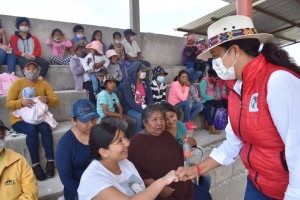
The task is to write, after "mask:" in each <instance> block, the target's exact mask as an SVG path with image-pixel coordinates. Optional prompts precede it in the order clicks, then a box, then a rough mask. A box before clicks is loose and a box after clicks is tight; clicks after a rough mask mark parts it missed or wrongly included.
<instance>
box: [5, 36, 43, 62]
mask: <svg viewBox="0 0 300 200" xmlns="http://www.w3.org/2000/svg"><path fill="white" fill-rule="evenodd" d="M10 46H11V47H12V48H13V49H14V52H15V54H16V56H22V54H23V53H25V54H29V55H33V56H34V57H36V58H38V57H40V56H41V54H42V49H41V44H40V41H39V40H38V39H37V37H35V36H34V35H31V34H30V33H28V34H27V38H26V39H22V36H21V35H20V34H19V31H16V32H15V34H14V35H12V36H11V38H10Z"/></svg>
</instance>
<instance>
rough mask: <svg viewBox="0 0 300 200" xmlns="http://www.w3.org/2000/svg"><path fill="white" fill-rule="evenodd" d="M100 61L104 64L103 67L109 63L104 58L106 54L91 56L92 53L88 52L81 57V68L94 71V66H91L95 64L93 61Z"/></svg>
mask: <svg viewBox="0 0 300 200" xmlns="http://www.w3.org/2000/svg"><path fill="white" fill-rule="evenodd" d="M89 58H90V59H92V62H90V63H89V64H88V60H89ZM94 59H95V60H94ZM100 62H103V66H104V67H105V68H107V67H108V65H109V63H110V61H109V60H108V59H107V58H106V56H104V55H94V56H93V54H92V53H89V54H88V55H87V56H86V57H85V58H84V59H83V62H82V65H83V69H84V70H85V71H88V70H90V69H91V70H93V71H94V68H93V66H94V64H95V63H100Z"/></svg>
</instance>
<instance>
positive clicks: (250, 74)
mask: <svg viewBox="0 0 300 200" xmlns="http://www.w3.org/2000/svg"><path fill="white" fill-rule="evenodd" d="M276 70H285V71H288V72H290V73H292V74H294V75H295V76H297V77H299V78H300V76H299V75H298V74H296V73H294V72H292V71H289V70H288V69H287V68H284V67H280V66H276V65H273V64H271V63H269V62H267V60H266V59H265V57H264V56H263V55H259V56H258V57H256V58H255V59H253V60H252V61H251V62H249V63H248V64H247V65H246V66H245V67H244V68H243V70H242V77H243V86H242V89H241V96H240V95H239V94H237V93H236V92H235V91H234V90H233V86H234V84H235V82H236V80H234V81H226V84H227V86H228V87H229V88H230V89H231V90H232V92H230V93H229V97H228V114H229V117H230V122H231V125H232V129H233V131H234V133H235V135H236V136H237V137H238V138H239V139H240V140H241V141H242V142H243V148H242V149H241V151H240V157H241V159H242V161H243V163H244V165H245V167H246V168H247V169H248V170H249V177H250V179H251V181H252V183H253V184H254V185H255V187H256V188H257V189H258V190H259V191H261V192H262V193H263V194H265V195H267V196H268V197H271V198H275V199H283V198H284V192H285V191H286V188H287V185H288V183H289V172H288V168H287V164H286V160H285V145H284V143H283V141H282V139H281V137H280V135H279V133H278V131H277V129H276V127H275V125H274V122H273V120H272V117H271V115H270V112H269V109H268V104H267V101H266V99H267V92H268V91H267V84H268V81H269V78H270V76H271V74H272V73H273V72H275V71H276Z"/></svg>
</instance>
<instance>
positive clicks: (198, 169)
mask: <svg viewBox="0 0 300 200" xmlns="http://www.w3.org/2000/svg"><path fill="white" fill-rule="evenodd" d="M195 166H196V169H197V172H198V177H200V175H201V173H200V167H199V165H195Z"/></svg>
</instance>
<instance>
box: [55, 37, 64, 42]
mask: <svg viewBox="0 0 300 200" xmlns="http://www.w3.org/2000/svg"><path fill="white" fill-rule="evenodd" d="M53 40H54V41H55V42H61V41H62V40H63V39H60V40H57V39H55V38H53Z"/></svg>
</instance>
